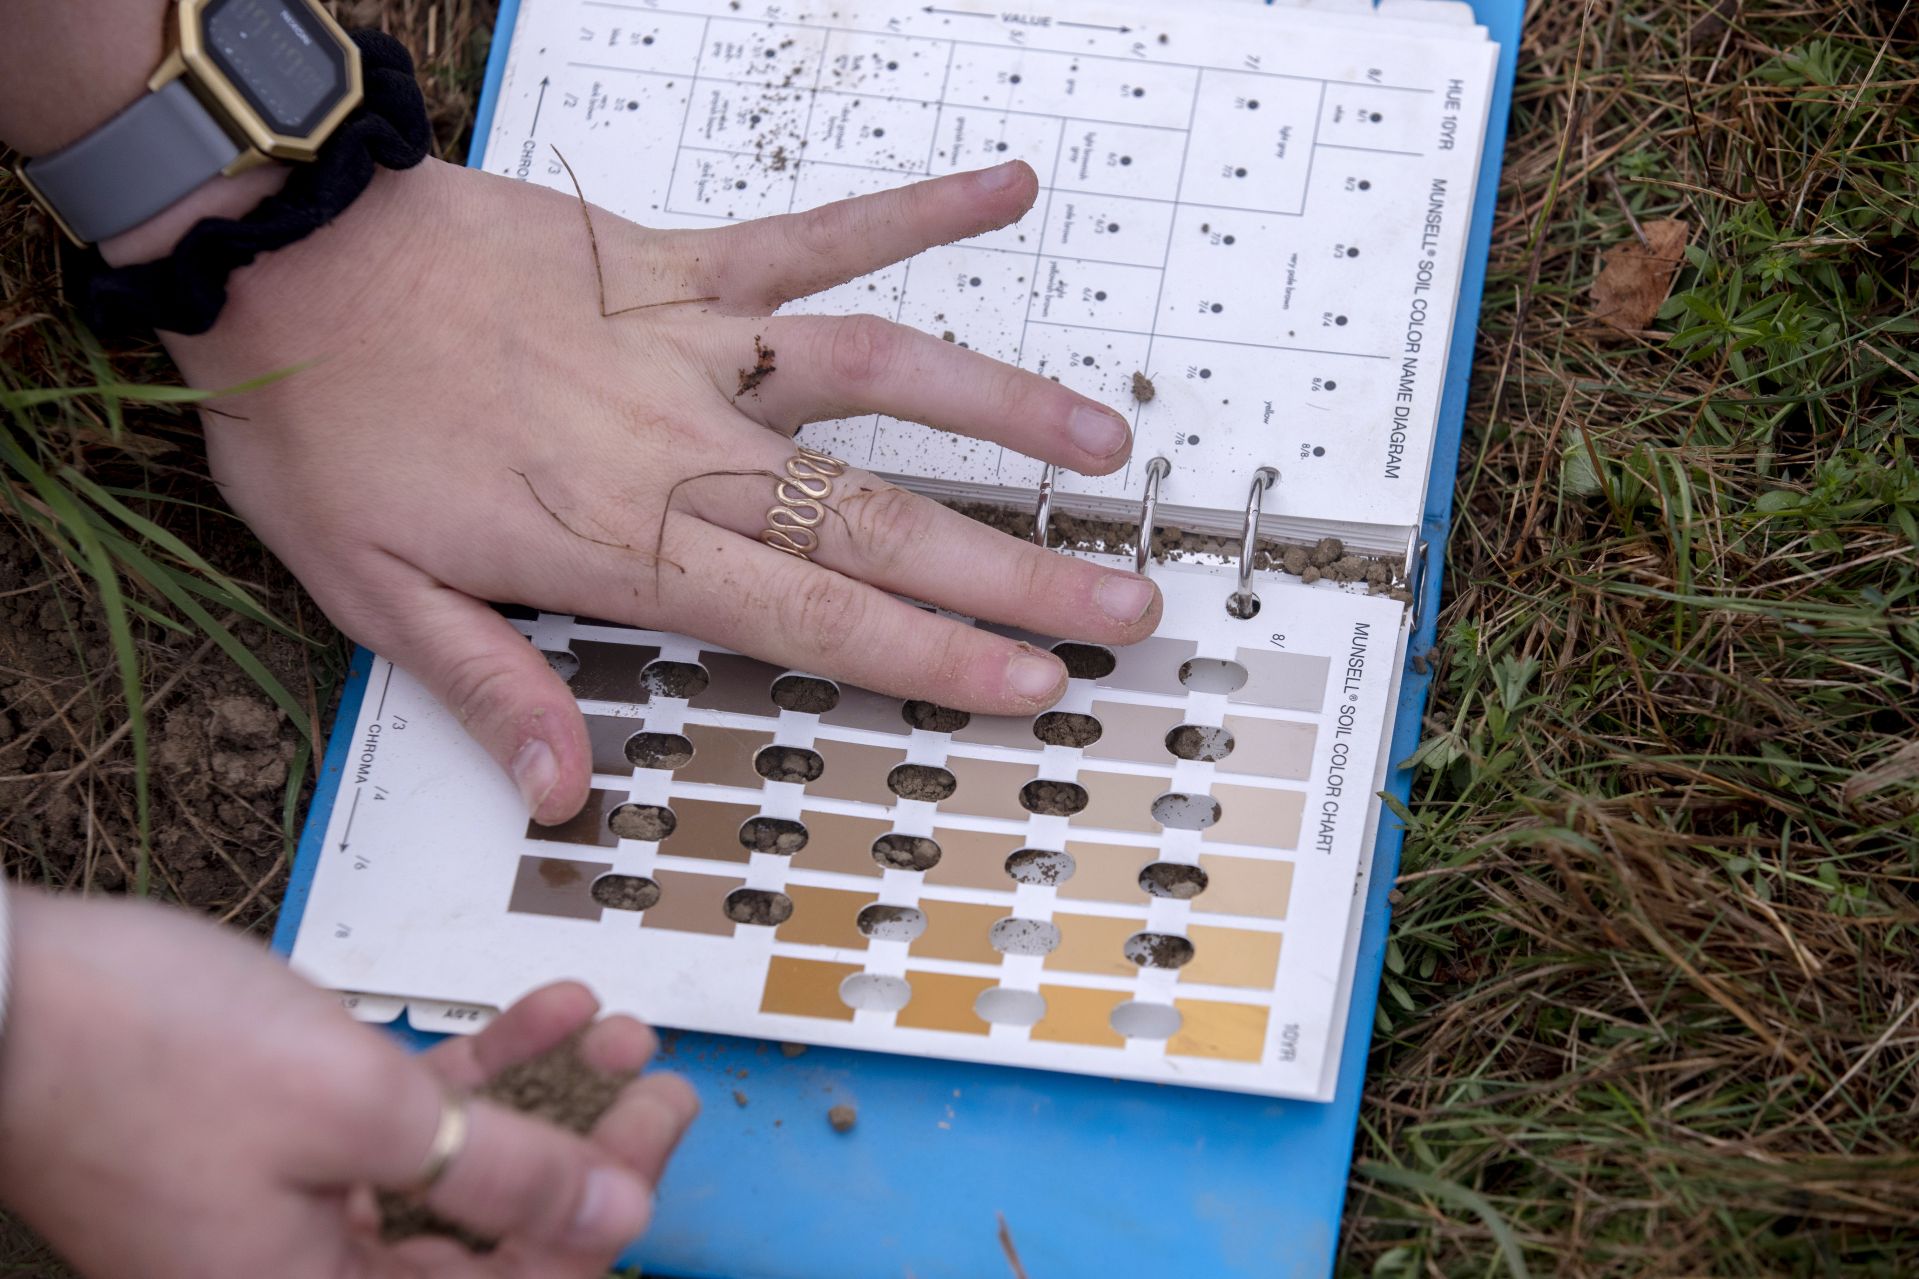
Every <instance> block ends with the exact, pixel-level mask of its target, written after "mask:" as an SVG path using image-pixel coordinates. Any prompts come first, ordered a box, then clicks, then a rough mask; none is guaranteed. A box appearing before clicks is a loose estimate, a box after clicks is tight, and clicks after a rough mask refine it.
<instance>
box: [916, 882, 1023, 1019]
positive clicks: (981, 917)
mask: <svg viewBox="0 0 1919 1279" xmlns="http://www.w3.org/2000/svg"><path fill="white" fill-rule="evenodd" d="M919 906H920V909H921V910H922V911H925V912H926V931H925V932H923V933H921V934H920V935H919V939H918V940H917V941H915V942H914V943H913V950H912V954H913V957H914V958H916V959H957V960H963V961H965V962H967V963H974V964H997V963H999V961H1000V955H999V952H998V951H997V950H994V949H993V942H992V939H991V938H990V936H989V935H988V934H989V933H990V932H991V930H992V927H993V925H994V924H995V923H997V922H999V921H1000V920H1002V919H1004V918H1006V916H1008V915H1010V914H1011V913H1012V908H1011V907H1008V906H990V905H988V906H981V905H976V904H974V903H973V902H944V901H929V900H928V899H926V898H924V897H922V898H920V903H919ZM987 984H988V985H991V984H992V983H991V982H988V983H987ZM969 1007H970V1005H969Z"/></svg>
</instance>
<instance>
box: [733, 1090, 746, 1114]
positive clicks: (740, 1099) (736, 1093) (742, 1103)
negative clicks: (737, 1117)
mask: <svg viewBox="0 0 1919 1279" xmlns="http://www.w3.org/2000/svg"><path fill="white" fill-rule="evenodd" d="M733 1104H734V1105H735V1106H738V1107H739V1108H740V1109H741V1110H745V1109H746V1094H745V1093H743V1092H741V1091H740V1090H739V1089H737V1088H735V1089H734V1090H733Z"/></svg>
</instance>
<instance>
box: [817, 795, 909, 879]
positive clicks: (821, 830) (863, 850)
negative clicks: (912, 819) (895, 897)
mask: <svg viewBox="0 0 1919 1279" xmlns="http://www.w3.org/2000/svg"><path fill="white" fill-rule="evenodd" d="M800 821H801V822H802V823H804V824H805V826H806V847H805V848H802V849H800V851H799V852H797V853H794V854H793V865H794V867H795V868H796V869H799V870H827V871H835V872H837V873H839V874H841V875H871V876H873V877H874V878H876V879H877V878H878V877H879V875H880V874H881V870H880V866H879V863H878V862H875V861H874V860H873V841H874V840H876V839H878V838H879V837H880V836H881V835H884V834H885V833H886V832H887V831H890V830H892V829H893V823H891V822H889V821H887V820H886V819H884V818H881V817H848V816H845V815H844V814H842V813H816V812H812V811H810V810H809V811H807V812H804V813H801V814H800Z"/></svg>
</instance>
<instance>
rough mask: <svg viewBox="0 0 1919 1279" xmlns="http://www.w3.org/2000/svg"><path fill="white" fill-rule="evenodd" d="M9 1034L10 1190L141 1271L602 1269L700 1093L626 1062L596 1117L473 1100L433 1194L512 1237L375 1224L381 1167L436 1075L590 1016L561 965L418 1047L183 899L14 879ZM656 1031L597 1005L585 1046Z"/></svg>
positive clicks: (299, 1277)
mask: <svg viewBox="0 0 1919 1279" xmlns="http://www.w3.org/2000/svg"><path fill="white" fill-rule="evenodd" d="M13 905H14V927H15V938H14V940H15V951H14V961H15V964H14V987H13V1006H12V1011H11V1013H10V1015H9V1018H8V1022H7V1033H6V1038H5V1040H4V1041H3V1042H0V1203H5V1204H7V1205H8V1206H10V1207H12V1208H13V1209H15V1210H16V1211H18V1212H19V1214H20V1215H21V1217H22V1218H23V1219H24V1220H25V1221H26V1222H27V1223H28V1224H29V1225H31V1226H32V1227H33V1228H34V1229H36V1230H38V1231H39V1232H40V1233H41V1234H42V1235H44V1236H45V1237H46V1239H47V1240H48V1242H50V1243H51V1244H52V1245H53V1246H54V1248H55V1249H56V1250H58V1251H59V1252H61V1253H62V1254H64V1255H65V1256H66V1257H67V1258H68V1260H70V1261H71V1262H72V1263H73V1264H74V1265H75V1266H76V1267H77V1268H78V1269H79V1270H80V1271H81V1272H82V1273H84V1274H89V1275H99V1276H109V1275H112V1276H118V1275H141V1276H148V1277H151V1279H174V1277H176V1276H178V1277H179V1279H224V1277H225V1276H235V1277H236V1279H237V1277H240V1276H244V1277H246V1279H255V1277H256V1276H262V1275H272V1276H275V1277H276V1279H306V1277H308V1276H311V1277H312V1279H322V1277H324V1279H345V1277H350V1276H352V1277H361V1279H376V1277H379V1276H402V1275H404V1276H407V1277H408V1279H468V1277H475V1276H489V1277H494V1279H505V1277H508V1276H533V1275H539V1276H541V1277H542V1279H549V1277H550V1279H561V1277H563V1276H575V1275H577V1276H580V1277H581V1279H588V1277H589V1276H590V1277H592V1279H598V1276H601V1275H603V1274H605V1272H606V1270H607V1268H608V1266H609V1265H610V1264H611V1262H612V1261H613V1259H614V1257H615V1256H616V1255H617V1253H618V1252H619V1250H620V1249H621V1248H622V1247H624V1246H625V1245H626V1244H627V1243H629V1242H630V1241H631V1240H632V1239H633V1238H635V1237H637V1236H638V1234H639V1233H640V1231H641V1230H643V1229H644V1228H645V1225H646V1222H647V1219H648V1216H649V1213H650V1211H651V1200H652V1187H653V1184H654V1183H655V1182H656V1181H657V1180H658V1179H659V1175H660V1170H661V1167H662V1166H663V1165H664V1163H665V1162H666V1158H667V1156H668V1155H669V1154H670V1153H671V1152H672V1149H673V1146H674V1143H675V1142H677V1141H678V1140H679V1137H680V1134H681V1133H682V1132H683V1131H684V1130H685V1128H686V1125H687V1124H688V1123H689V1122H690V1121H691V1120H692V1118H693V1115H694V1113H695V1112H696V1111H697V1110H698V1101H697V1099H696V1098H695V1097H694V1096H693V1092H692V1089H691V1088H689V1087H688V1086H687V1084H686V1082H685V1081H684V1080H681V1079H679V1078H678V1077H677V1076H673V1075H665V1074H651V1075H647V1076H645V1077H644V1078H641V1079H639V1080H637V1081H636V1082H634V1083H631V1084H628V1085H627V1087H626V1088H625V1090H624V1091H623V1092H622V1093H621V1094H620V1096H619V1098H618V1099H617V1100H616V1101H615V1102H614V1103H613V1105H612V1107H611V1108H609V1109H608V1110H607V1112H606V1113H605V1115H604V1116H602V1118H601V1119H600V1122H599V1124H598V1125H597V1127H595V1129H594V1131H593V1133H592V1136H591V1138H590V1139H588V1138H582V1137H576V1136H574V1135H572V1134H569V1133H563V1132H561V1131H559V1130H558V1129H555V1128H551V1127H549V1126H547V1125H546V1124H543V1123H540V1122H538V1121H536V1120H533V1119H530V1118H528V1117H526V1116H523V1115H520V1114H518V1113H516V1112H513V1111H509V1110H504V1109H501V1108H498V1107H495V1106H493V1105H490V1104H488V1103H486V1102H482V1101H474V1102H471V1103H470V1106H471V1110H470V1112H469V1113H470V1118H471V1123H470V1127H469V1131H468V1137H467V1141H466V1145H465V1147H464V1149H462V1150H461V1152H460V1153H459V1154H458V1155H456V1156H455V1158H454V1160H453V1162H452V1164H451V1165H450V1166H449V1167H448V1168H447V1170H446V1173H445V1175H444V1176H443V1177H442V1178H441V1179H440V1181H439V1183H438V1184H437V1185H436V1186H435V1187H434V1189H433V1190H432V1192H431V1194H430V1195H429V1196H428V1198H427V1204H428V1206H429V1207H430V1208H432V1209H433V1210H434V1211H435V1212H437V1213H439V1214H440V1215H441V1216H444V1217H447V1218H449V1219H452V1220H454V1221H457V1222H459V1223H461V1224H463V1225H465V1226H468V1227H470V1228H472V1229H473V1230H475V1231H477V1232H479V1233H481V1234H484V1235H487V1236H498V1237H500V1238H501V1239H502V1243H501V1246H500V1247H499V1249H498V1250H496V1251H495V1252H493V1253H492V1254H490V1255H488V1256H486V1257H476V1256H474V1255H473V1254H471V1253H469V1252H467V1251H466V1250H465V1249H464V1248H462V1247H460V1246H458V1245H456V1244H454V1243H452V1242H450V1241H448V1240H444V1239H429V1238H420V1239H413V1240H409V1241H407V1242H404V1243H400V1244H396V1245H393V1246H390V1247H389V1246H386V1245H383V1244H381V1243H380V1241H379V1235H378V1226H379V1220H378V1214H377V1211H376V1210H375V1208H374V1204H373V1196H372V1190H371V1188H374V1187H378V1188H386V1189H404V1188H405V1187H407V1186H408V1184H409V1183H410V1182H412V1181H413V1180H414V1178H415V1177H416V1176H417V1175H418V1173H419V1170H420V1167H421V1164H422V1162H423V1161H424V1158H425V1156H426V1152H427V1150H428V1148H429V1146H430V1145H431V1142H432V1139H433V1135H434V1132H435V1129H436V1128H437V1126H438V1122H439V1114H440V1099H441V1096H442V1094H443V1091H444V1090H446V1089H449V1088H451V1089H454V1090H458V1091H462V1092H464V1091H467V1090H470V1089H473V1088H476V1087H478V1086H479V1085H480V1084H482V1083H484V1082H485V1080H486V1078H487V1077H488V1076H490V1075H492V1074H494V1073H497V1072H498V1071H500V1070H502V1069H504V1068H506V1067H507V1066H509V1065H512V1064H515V1063H517V1062H519V1061H523V1060H526V1059H529V1058H531V1057H534V1056H538V1055H539V1054H540V1053H543V1052H545V1051H546V1050H547V1049H549V1048H551V1047H553V1046H554V1045H555V1044H557V1043H559V1042H560V1041H561V1040H562V1039H564V1038H565V1037H566V1036H567V1035H569V1034H571V1033H572V1032H573V1031H575V1030H577V1029H579V1028H580V1027H581V1026H583V1025H586V1024H587V1023H588V1022H589V1021H591V1020H592V1018H593V1015H594V1012H595V1011H596V1005H595V1004H594V1001H593V998H592V996H591V995H589V994H588V993H587V992H586V990H585V989H584V988H583V987H580V986H578V985H572V984H565V985H559V986H550V987H547V988H545V989H543V990H540V991H538V992H536V993H534V994H532V995H530V996H528V997H527V998H526V999H524V1000H522V1001H521V1002H520V1003H518V1004H515V1005H514V1006H513V1007H512V1008H511V1009H509V1010H508V1011H507V1012H505V1013H504V1014H502V1015H501V1016H500V1017H499V1018H498V1019H497V1020H495V1021H494V1022H493V1023H492V1024H491V1025H490V1026H488V1027H487V1028H486V1029H485V1030H482V1031H481V1032H480V1033H479V1034H477V1035H474V1036H472V1037H470V1038H460V1039H452V1040H448V1041H447V1042H446V1043H444V1044H442V1045H440V1046H439V1047H438V1048H436V1049H434V1050H433V1051H432V1052H429V1053H426V1054H424V1055H422V1056H411V1055H409V1054H407V1053H406V1052H404V1051H403V1050H402V1049H400V1048H399V1047H398V1046H397V1045H395V1044H394V1043H392V1042H391V1041H390V1040H388V1039H387V1038H386V1037H385V1036H384V1035H383V1034H381V1033H380V1032H378V1031H376V1030H374V1029H372V1028H371V1027H367V1026H363V1025H360V1024H358V1023H357V1022H354V1021H353V1020H352V1019H351V1018H349V1017H348V1016H347V1015H346V1013H345V1012H343V1011H342V1010H341V1009H340V1007H339V1006H338V1004H337V1002H335V1000H334V999H333V998H332V997H330V996H328V995H325V994H322V993H321V992H320V991H318V990H315V989H314V988H313V987H311V986H308V985H307V984H306V983H304V982H302V981H300V980H299V978H297V977H295V976H294V975H293V974H292V973H290V972H289V971H287V970H286V969H285V968H284V967H282V966H281V965H280V964H279V963H277V962H275V961H274V960H273V959H272V958H271V957H270V956H267V955H265V954H261V953H260V952H258V951H257V950H255V949H253V948H251V947H249V946H248V945H247V944H246V943H245V942H243V941H241V940H240V939H239V938H237V937H235V936H232V935H230V934H227V933H223V932H222V931H220V930H219V929H217V928H214V927H213V926H212V925H210V924H207V923H205V922H203V921H200V920H197V919H194V918H192V917H191V916H189V915H186V914H184V913H182V912H178V911H174V910H170V909H165V908H161V907H157V906H149V905H144V904H136V903H132V902H127V901H107V900H97V899H96V900H78V899H70V898H56V897H49V896H45V895H43V894H39V893H33V892H26V891H21V890H15V893H14V901H13ZM653 1048H654V1039H653V1033H652V1032H651V1031H650V1030H648V1029H647V1028H646V1027H644V1026H642V1025H640V1024H639V1023H638V1022H636V1021H634V1020H633V1019H631V1018H629V1017H609V1018H607V1019H606V1020H604V1021H601V1022H599V1023H598V1024H596V1025H594V1026H593V1028H592V1029H591V1030H590V1031H589V1032H588V1033H587V1035H586V1037H585V1040H584V1041H583V1043H582V1045H581V1053H582V1055H583V1056H584V1057H585V1058H586V1060H587V1061H588V1062H589V1063H590V1064H592V1065H593V1066H594V1067H595V1068H597V1069H601V1070H603V1071H605V1072H607V1073H609V1074H620V1075H632V1074H636V1073H637V1072H638V1071H639V1069H640V1068H641V1067H642V1066H643V1065H644V1064H645V1063H646V1061H647V1060H648V1058H650V1057H651V1056H652V1054H653Z"/></svg>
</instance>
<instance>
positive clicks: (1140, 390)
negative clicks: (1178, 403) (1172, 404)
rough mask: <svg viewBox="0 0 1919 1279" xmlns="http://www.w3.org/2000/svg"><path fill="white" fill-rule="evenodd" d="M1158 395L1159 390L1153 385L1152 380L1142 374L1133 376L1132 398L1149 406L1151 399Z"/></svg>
mask: <svg viewBox="0 0 1919 1279" xmlns="http://www.w3.org/2000/svg"><path fill="white" fill-rule="evenodd" d="M1158 394H1159V388H1158V387H1156V386H1154V385H1153V379H1151V378H1149V377H1147V376H1146V375H1145V374H1144V373H1138V372H1136V373H1134V374H1133V398H1134V399H1135V400H1137V401H1138V402H1139V403H1141V404H1151V403H1152V402H1153V397H1154V396H1156V395H1158Z"/></svg>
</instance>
